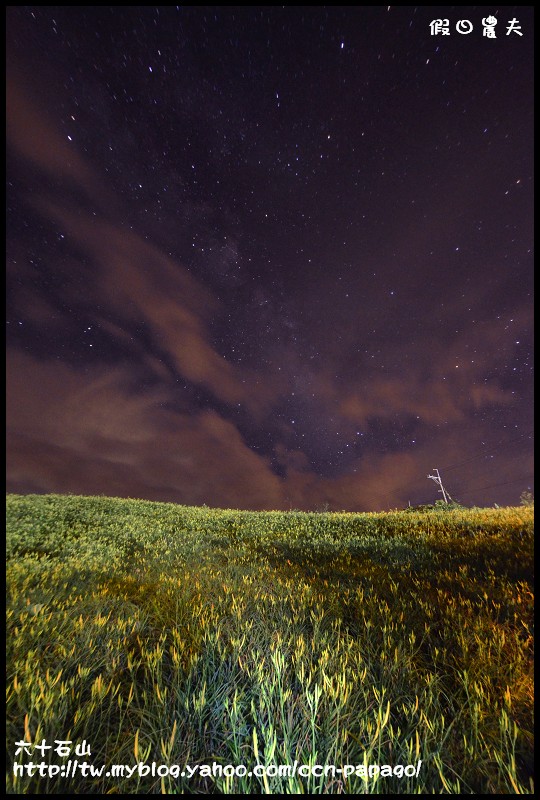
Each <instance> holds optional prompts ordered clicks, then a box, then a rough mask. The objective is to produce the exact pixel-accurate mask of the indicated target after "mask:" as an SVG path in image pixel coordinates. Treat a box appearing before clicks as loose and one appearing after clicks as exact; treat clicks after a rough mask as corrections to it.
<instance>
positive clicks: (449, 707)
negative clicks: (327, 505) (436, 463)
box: [7, 495, 533, 794]
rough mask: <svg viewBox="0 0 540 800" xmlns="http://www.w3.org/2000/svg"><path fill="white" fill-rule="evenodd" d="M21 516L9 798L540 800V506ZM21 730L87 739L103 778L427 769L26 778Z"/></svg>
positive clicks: (45, 508) (117, 510) (39, 505)
mask: <svg viewBox="0 0 540 800" xmlns="http://www.w3.org/2000/svg"><path fill="white" fill-rule="evenodd" d="M7 507H8V538H7V548H8V565H7V582H8V610H7V633H8V638H7V641H8V676H7V677H8V689H7V707H8V711H7V714H8V724H7V753H8V756H7V762H8V777H7V786H8V792H10V793H15V794H26V793H29V794H35V793H46V794H56V793H59V794H60V793H63V794H65V793H80V794H100V793H102V794H104V793H124V794H159V793H167V794H182V793H186V794H201V793H202V794H209V793H234V792H238V793H246V794H248V793H251V794H265V793H278V792H280V791H284V792H285V793H311V794H337V793H348V794H379V793H380V794H416V793H419V794H446V793H461V794H473V793H474V794H501V793H510V794H515V793H532V791H533V784H532V775H533V755H532V753H533V741H532V701H533V688H532V686H533V684H532V605H533V596H532V550H533V509H532V508H525V507H520V508H507V509H474V510H470V511H467V512H460V511H452V512H440V511H434V512H430V513H420V512H419V513H406V512H405V513H404V512H400V513H397V512H396V513H387V514H302V513H296V512H292V513H288V514H286V513H281V512H271V513H263V512H257V513H249V512H240V511H219V510H214V509H208V508H187V507H184V506H176V505H173V504H165V503H151V502H144V501H135V500H118V499H111V498H104V497H71V496H67V497H65V496H58V495H49V496H17V495H10V496H8V499H7ZM25 730H26V738H27V739H30V740H31V741H32V742H41V740H42V739H45V740H46V741H47V743H48V744H53V742H54V740H72V741H73V743H74V745H73V746H75V744H76V743H78V742H82V740H86V741H87V742H88V743H89V744H90V746H91V750H92V754H91V757H89V758H88V759H87V760H88V761H91V762H92V763H93V764H95V765H96V766H101V765H103V764H105V765H110V764H127V765H133V764H135V763H136V761H144V762H146V763H148V764H150V763H151V762H152V761H155V762H157V764H179V765H181V766H182V767H183V766H184V765H185V764H186V763H187V764H190V765H191V766H193V765H195V764H200V765H201V764H212V762H213V761H216V762H219V763H221V764H233V765H238V764H245V765H246V766H247V768H248V769H251V768H252V767H253V766H254V765H255V764H257V763H260V764H278V765H279V764H292V763H293V762H294V761H295V760H296V761H297V762H298V763H299V764H316V763H318V764H334V765H336V766H342V765H344V764H364V763H365V764H370V763H371V764H384V763H387V764H391V765H395V764H400V763H401V764H410V763H417V761H418V760H419V759H421V760H422V765H421V769H420V773H419V777H418V778H407V777H403V778H401V779H398V778H396V777H391V778H379V779H378V780H374V779H372V780H365V779H363V778H361V777H356V776H352V777H350V778H348V779H347V780H343V779H342V778H339V777H335V778H330V777H326V778H324V777H309V778H307V777H306V778H301V777H298V776H296V777H295V778H288V779H287V778H277V777H274V778H272V777H268V778H256V777H248V776H245V777H242V778H227V777H222V778H208V777H201V776H196V777H192V778H191V779H188V778H187V777H184V778H182V777H179V778H177V779H172V778H170V777H166V778H163V779H160V778H157V777H155V778H152V777H151V776H149V777H147V778H136V777H132V778H130V779H128V778H124V779H119V778H115V779H114V780H113V779H107V778H105V777H101V778H94V779H91V778H83V777H82V776H79V777H77V778H74V779H70V780H67V779H62V778H60V777H59V778H54V779H49V778H40V777H39V776H34V777H33V778H29V777H27V776H25V777H19V778H14V777H13V772H12V765H13V761H14V760H19V762H25V761H28V760H29V759H28V758H26V759H25V758H24V757H23V756H22V755H20V756H18V757H17V759H16V758H15V741H17V740H21V739H23V738H24V737H25ZM50 752H51V751H46V753H50ZM33 760H34V761H40V760H41V756H39V757H38V756H37V755H36V756H35V757H34V758H33ZM44 760H45V761H48V762H50V763H51V764H57V765H61V764H62V763H64V761H63V760H62V759H61V758H60V757H59V756H58V755H55V754H53V755H47V754H46V755H45V757H44ZM82 760H84V759H82Z"/></svg>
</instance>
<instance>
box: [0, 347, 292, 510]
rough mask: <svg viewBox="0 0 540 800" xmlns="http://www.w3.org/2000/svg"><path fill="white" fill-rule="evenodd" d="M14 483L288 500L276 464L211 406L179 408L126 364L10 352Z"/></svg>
mask: <svg viewBox="0 0 540 800" xmlns="http://www.w3.org/2000/svg"><path fill="white" fill-rule="evenodd" d="M7 366H8V371H7V386H8V393H7V414H8V420H9V423H8V428H7V434H8V453H9V456H8V470H7V482H8V490H10V491H23V488H22V487H26V488H25V489H24V491H30V490H32V491H41V492H51V491H52V492H55V491H56V492H72V493H80V494H100V493H105V494H119V495H121V496H131V497H145V498H148V499H159V500H173V501H176V502H180V503H187V504H201V503H207V504H209V505H224V506H231V505H233V506H235V507H239V508H265V507H269V506H270V507H281V506H282V505H283V487H282V486H281V484H280V481H279V479H278V477H277V476H276V475H275V474H274V473H273V472H272V469H271V467H270V464H269V463H268V462H267V460H265V459H264V458H262V457H261V456H258V455H257V454H255V453H254V452H253V451H252V450H250V448H249V447H247V445H246V444H245V442H244V441H243V439H242V436H241V435H240V433H239V431H238V430H237V429H236V428H235V426H234V425H232V424H231V423H230V422H228V421H227V420H225V419H223V418H221V417H220V416H219V415H218V414H217V413H215V412H213V411H203V412H200V413H187V412H178V411H171V402H172V400H173V399H174V398H173V397H172V395H171V393H170V392H168V391H167V390H165V389H163V388H161V389H154V390H146V391H138V392H137V391H135V390H134V388H133V383H134V376H133V374H132V373H131V372H130V371H129V370H128V369H127V368H123V369H122V368H117V369H114V370H111V369H106V370H105V369H102V368H96V369H94V370H91V371H89V372H83V371H79V370H76V369H74V368H72V367H69V366H67V365H66V364H61V363H50V362H45V361H42V360H37V359H35V358H33V357H31V356H29V355H27V354H23V353H20V352H17V351H11V352H10V353H9V354H8V363H7Z"/></svg>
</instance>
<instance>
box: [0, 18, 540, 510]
mask: <svg viewBox="0 0 540 800" xmlns="http://www.w3.org/2000/svg"><path fill="white" fill-rule="evenodd" d="M489 15H492V16H494V17H495V18H496V19H497V24H496V26H495V32H496V37H495V38H490V37H487V36H483V35H482V30H483V28H482V19H483V18H485V17H487V16H489ZM435 18H443V19H444V18H447V19H448V21H449V26H450V28H449V30H450V33H449V35H442V34H439V35H431V33H430V25H429V23H430V22H431V21H432V20H433V19H435ZM460 20H469V21H470V22H471V23H472V24H473V30H472V31H471V32H470V33H459V31H458V30H457V29H456V24H457V23H459V21H460ZM511 20H514V23H513V25H510V21H511ZM519 26H520V27H519ZM509 27H510V28H512V27H513V28H514V30H510V33H507V29H508V28H509ZM516 27H517V29H518V31H519V32H516V30H515V28H516ZM520 33H521V34H522V35H520ZM532 40H533V10H532V7H531V6H501V7H488V6H453V7H444V6H418V7H415V6H395V7H394V6H369V7H358V6H357V7H346V6H337V7H330V6H327V7H324V6H285V7H283V6H248V7H235V6H131V7H127V8H123V7H119V6H97V7H95V8H94V7H90V6H84V7H56V6H19V7H15V6H12V7H9V8H8V12H7V114H8V116H7V141H8V152H7V206H8V213H7V296H8V303H7V401H8V411H7V488H8V491H11V492H20V493H29V492H32V493H33V492H37V493H43V492H59V493H73V494H86V495H98V494H103V495H109V496H119V497H134V498H142V499H149V500H163V501H172V502H177V503H182V504H189V505H202V504H207V505H208V506H212V507H223V508H241V509H285V510H288V509H302V510H322V509H323V508H328V509H329V510H346V511H370V510H372V511H375V510H382V509H390V508H401V507H405V506H407V504H408V503H409V502H410V503H412V504H417V503H430V502H434V501H435V500H436V499H438V498H440V497H441V495H440V494H439V493H438V491H437V486H436V485H435V483H434V482H433V481H431V480H429V479H428V477H427V476H428V474H433V470H434V468H438V469H439V470H440V473H441V476H442V479H443V482H444V486H445V488H447V489H448V491H449V493H450V495H451V496H452V498H454V499H456V500H458V501H461V502H463V503H464V504H466V505H493V504H494V503H498V504H499V505H517V504H519V498H520V494H521V492H522V491H524V490H526V489H529V488H532V485H533V484H532V480H533V459H532V450H533V422H532V419H533V415H532V407H533V383H532V380H533V376H532V333H533V330H532V302H533V301H532V292H533V288H532V287H533V249H532V248H533V227H532V196H533V183H532V160H533V79H532V75H533V60H532Z"/></svg>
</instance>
